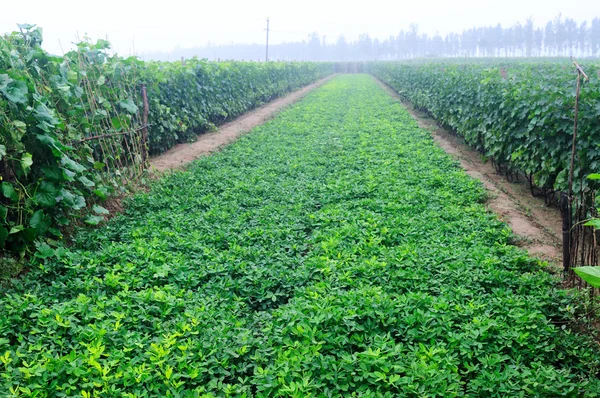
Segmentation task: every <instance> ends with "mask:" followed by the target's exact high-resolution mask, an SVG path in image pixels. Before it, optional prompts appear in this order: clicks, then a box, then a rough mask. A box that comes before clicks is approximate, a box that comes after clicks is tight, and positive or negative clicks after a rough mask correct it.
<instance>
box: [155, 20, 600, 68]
mask: <svg viewBox="0 0 600 398" xmlns="http://www.w3.org/2000/svg"><path fill="white" fill-rule="evenodd" d="M569 55H573V56H577V57H596V56H600V18H599V17H596V18H594V19H592V21H591V23H588V21H583V22H582V23H580V24H578V23H577V22H576V21H575V20H573V19H571V18H563V17H562V16H561V15H559V16H557V17H556V18H554V19H553V20H552V21H549V22H548V23H546V25H544V26H538V27H536V26H535V25H534V23H533V20H532V19H531V18H529V19H528V20H527V21H526V22H525V23H524V24H521V23H516V24H514V25H513V26H511V27H507V28H505V27H502V25H500V24H498V25H496V26H486V27H479V28H471V29H468V30H465V31H463V32H462V33H450V34H448V35H445V36H441V35H439V34H435V35H432V36H430V35H428V34H426V33H420V32H419V27H418V25H416V24H412V25H410V27H409V29H408V30H401V31H400V33H398V35H396V36H389V37H388V38H387V39H384V40H379V39H377V38H371V37H370V36H369V34H367V33H365V34H362V35H360V36H359V38H358V40H356V41H348V40H346V38H345V37H344V36H340V37H339V38H338V39H337V40H336V41H335V42H331V43H328V42H326V40H325V37H320V36H319V35H318V34H317V33H312V34H311V35H309V37H308V39H307V40H303V41H300V42H290V43H282V44H275V45H271V46H269V59H270V60H278V59H279V60H306V61H368V60H394V59H407V58H421V57H539V56H546V57H554V56H569ZM193 56H197V57H200V58H208V59H210V60H216V59H235V60H242V59H243V60H257V61H262V60H264V57H265V46H264V44H231V45H221V46H207V47H203V48H192V49H177V50H175V51H173V52H171V53H168V54H167V53H155V54H146V55H145V58H149V59H161V60H166V59H170V60H175V59H179V58H181V57H183V58H191V57H193Z"/></svg>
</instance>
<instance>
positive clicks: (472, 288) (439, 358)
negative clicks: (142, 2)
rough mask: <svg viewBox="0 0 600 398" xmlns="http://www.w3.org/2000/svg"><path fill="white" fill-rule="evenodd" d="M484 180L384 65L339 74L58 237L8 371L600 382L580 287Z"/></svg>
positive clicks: (5, 315) (320, 383) (317, 386)
mask: <svg viewBox="0 0 600 398" xmlns="http://www.w3.org/2000/svg"><path fill="white" fill-rule="evenodd" d="M483 195H484V189H483V187H482V186H481V184H480V183H478V182H477V181H475V180H473V179H471V178H470V177H468V176H467V175H466V174H465V173H464V172H463V171H462V170H461V169H460V168H459V167H458V165H457V163H456V162H455V161H454V160H452V159H451V158H450V157H449V156H448V155H446V154H445V153H444V152H443V151H442V150H441V149H440V148H439V147H437V146H436V145H435V144H434V143H433V140H432V138H431V136H430V134H429V133H427V132H426V131H423V130H421V129H419V128H418V127H417V125H416V123H415V121H414V120H413V119H412V118H411V117H410V115H409V114H408V113H407V112H406V111H405V110H404V109H402V107H401V106H400V105H399V104H398V103H397V102H396V101H395V100H394V99H392V98H391V97H389V96H388V95H387V94H386V93H385V92H384V91H383V90H381V89H380V88H379V87H378V86H377V85H376V83H375V82H374V81H373V80H372V79H370V78H369V77H367V76H357V75H354V76H340V77H338V78H336V79H335V80H333V81H332V82H330V83H328V84H327V85H325V86H323V87H322V88H321V89H319V90H317V91H314V92H313V93H311V94H309V95H308V96H307V97H305V98H304V99H303V100H302V101H301V102H299V103H298V104H297V105H296V106H294V107H292V108H289V109H287V110H285V111H283V112H282V113H280V114H279V115H278V117H276V118H275V119H273V120H271V121H269V122H268V123H266V124H265V125H263V126H260V127H258V128H256V129H255V130H254V131H253V132H252V133H250V134H248V135H246V136H244V137H242V138H241V139H240V140H238V141H236V142H235V143H234V144H232V145H231V146H229V147H227V148H225V149H224V150H223V151H221V152H218V153H216V154H214V155H213V156H210V157H205V158H202V159H199V160H198V161H196V162H195V163H194V164H193V165H192V167H190V168H189V169H188V170H186V171H181V172H177V173H174V174H172V175H169V176H167V177H165V178H164V179H163V180H161V181H157V182H156V183H155V184H154V185H153V187H152V189H151V191H150V192H148V193H140V194H138V195H137V196H136V197H134V198H133V199H132V200H131V201H130V202H129V203H128V205H127V208H126V210H125V213H124V214H123V215H121V216H117V217H115V218H113V219H112V220H110V221H109V222H107V223H106V224H104V225H102V226H101V227H99V228H96V229H93V230H81V231H80V232H79V233H78V234H76V235H75V240H76V244H75V246H73V247H71V248H70V249H69V250H66V249H62V248H56V249H54V250H48V249H49V248H47V247H43V248H40V251H39V252H40V258H36V260H35V263H36V265H39V267H35V268H36V269H33V270H32V271H31V272H30V273H29V274H28V275H27V277H26V278H23V279H20V280H18V281H15V282H14V285H13V286H12V287H10V288H8V289H6V290H5V295H4V297H3V299H2V300H1V301H0V390H2V392H3V393H5V394H4V395H14V396H37V397H47V396H123V397H138V396H151V397H158V396H160V397H162V396H165V397H169V396H171V397H175V396H246V397H250V396H263V397H267V396H283V397H290V396H291V397H306V396H344V397H346V396H388V397H393V396H406V397H423V396H431V397H433V396H438V397H452V396H477V397H479V396H490V397H492V396H497V397H500V396H546V397H555V396H572V397H576V396H590V397H593V396H597V395H598V391H600V381H599V380H598V379H597V378H596V375H597V374H598V371H599V370H600V353H598V349H597V345H595V343H594V342H593V341H591V339H590V338H587V337H585V336H581V335H578V334H575V333H573V332H571V331H569V330H568V329H566V330H563V329H561V328H560V327H557V326H555V325H554V322H558V323H560V322H564V321H566V317H567V315H566V314H568V311H566V309H567V308H573V307H576V306H577V305H576V300H575V298H574V297H572V296H570V293H568V292H567V291H564V290H561V289H560V288H559V287H558V284H557V283H556V280H555V279H554V278H553V277H551V276H550V275H549V274H546V273H544V272H543V271H541V267H540V266H539V263H538V262H537V261H535V260H533V259H530V258H529V257H528V256H527V255H526V253H524V252H523V251H521V250H520V249H518V248H516V247H513V246H510V245H509V242H510V239H511V236H510V232H509V230H508V228H507V227H506V226H505V225H504V224H503V223H501V222H499V221H498V220H497V218H496V217H494V216H493V215H491V214H489V213H488V212H486V210H485V207H484V205H483V204H481V199H482V197H483ZM98 210H99V212H100V213H101V212H102V211H101V210H100V209H98ZM42 257H43V258H42Z"/></svg>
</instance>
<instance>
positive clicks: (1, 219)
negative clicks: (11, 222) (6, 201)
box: [0, 206, 8, 223]
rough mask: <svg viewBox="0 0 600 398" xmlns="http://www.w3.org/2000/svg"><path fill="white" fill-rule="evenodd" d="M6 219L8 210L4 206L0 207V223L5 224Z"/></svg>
mask: <svg viewBox="0 0 600 398" xmlns="http://www.w3.org/2000/svg"><path fill="white" fill-rule="evenodd" d="M6 217H8V209H7V208H6V207H5V206H0V223H5V222H6Z"/></svg>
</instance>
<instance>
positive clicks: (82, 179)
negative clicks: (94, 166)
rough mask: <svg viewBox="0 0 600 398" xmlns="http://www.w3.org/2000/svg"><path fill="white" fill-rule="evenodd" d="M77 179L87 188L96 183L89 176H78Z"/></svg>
mask: <svg viewBox="0 0 600 398" xmlns="http://www.w3.org/2000/svg"><path fill="white" fill-rule="evenodd" d="M78 180H79V181H80V182H81V183H82V184H83V185H85V186H86V187H88V188H89V187H93V186H94V185H96V183H94V181H92V180H90V179H89V178H87V177H85V176H81V177H79V178H78Z"/></svg>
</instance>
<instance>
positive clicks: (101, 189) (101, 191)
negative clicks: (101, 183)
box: [93, 187, 108, 200]
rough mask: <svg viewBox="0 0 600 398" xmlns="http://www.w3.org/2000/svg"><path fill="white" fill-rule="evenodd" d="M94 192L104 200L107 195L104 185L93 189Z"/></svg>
mask: <svg viewBox="0 0 600 398" xmlns="http://www.w3.org/2000/svg"><path fill="white" fill-rule="evenodd" d="M93 192H94V194H95V195H96V196H97V197H99V198H100V199H102V200H105V199H106V198H107V197H108V189H106V187H98V188H96V189H94V191H93Z"/></svg>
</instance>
